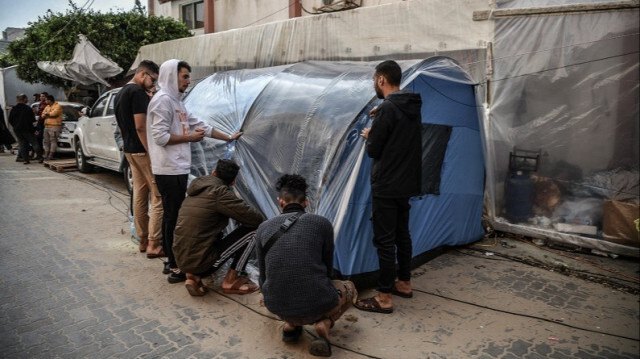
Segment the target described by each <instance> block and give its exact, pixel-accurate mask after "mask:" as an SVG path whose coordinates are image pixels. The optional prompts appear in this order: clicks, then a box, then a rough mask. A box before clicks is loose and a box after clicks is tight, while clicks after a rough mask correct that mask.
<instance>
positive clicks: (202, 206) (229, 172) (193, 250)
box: [173, 160, 263, 296]
mask: <svg viewBox="0 0 640 359" xmlns="http://www.w3.org/2000/svg"><path fill="white" fill-rule="evenodd" d="M238 170H239V167H238V165H237V164H236V163H235V162H233V161H230V160H219V161H218V164H217V165H216V169H215V171H213V174H212V175H210V176H202V177H198V178H196V179H194V180H193V181H192V182H191V185H190V186H189V188H188V189H187V194H188V195H189V196H188V197H187V198H185V199H184V202H182V206H181V207H180V211H179V213H178V221H177V224H176V229H175V233H174V242H173V253H174V255H175V258H176V263H177V264H178V268H180V270H181V271H182V272H185V273H186V276H187V280H186V282H185V287H186V288H187V291H188V292H189V294H191V295H193V296H202V295H205V294H206V289H205V287H204V286H203V284H202V281H201V278H202V277H205V276H209V275H211V274H213V273H214V272H216V271H217V270H218V269H219V268H220V267H221V266H222V265H223V264H224V263H225V262H226V261H227V260H229V259H232V262H231V268H230V269H229V272H228V273H227V275H226V276H225V278H224V280H223V282H222V291H223V292H225V293H228V294H248V293H253V292H255V291H256V290H258V286H257V285H256V284H255V283H252V282H251V281H250V280H249V279H248V278H246V277H242V276H240V275H239V273H241V272H243V271H244V269H245V267H246V265H247V261H248V259H249V255H250V254H251V252H252V251H253V248H254V245H255V241H254V235H255V230H256V228H257V227H258V225H259V224H260V223H261V222H262V221H263V217H262V215H260V214H259V213H258V212H257V211H256V210H255V209H253V208H252V207H250V206H249V205H247V204H246V203H245V202H244V201H243V200H242V199H240V198H238V197H237V196H236V195H235V194H234V193H233V191H232V190H231V186H233V185H234V184H235V182H236V176H237V175H238ZM229 218H232V219H234V220H235V221H236V222H237V224H238V225H239V226H238V227H237V228H236V229H235V230H234V231H233V232H231V233H229V234H228V235H227V236H223V234H222V231H223V230H224V229H225V228H226V227H227V224H228V223H229Z"/></svg>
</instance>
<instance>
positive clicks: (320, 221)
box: [256, 175, 358, 356]
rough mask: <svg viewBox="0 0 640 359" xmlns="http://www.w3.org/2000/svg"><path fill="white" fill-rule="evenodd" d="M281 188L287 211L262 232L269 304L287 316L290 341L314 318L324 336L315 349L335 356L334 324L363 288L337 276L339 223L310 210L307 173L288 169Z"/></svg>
mask: <svg viewBox="0 0 640 359" xmlns="http://www.w3.org/2000/svg"><path fill="white" fill-rule="evenodd" d="M276 189H277V190H278V192H279V193H278V203H279V204H280V207H281V208H282V214H281V215H280V216H277V217H274V218H271V219H269V220H267V221H266V222H264V223H262V224H261V225H260V227H258V231H257V233H256V253H257V255H258V264H259V267H260V288H261V289H262V294H263V295H264V305H265V306H266V307H267V309H269V311H271V312H272V313H273V314H276V315H278V316H279V317H280V318H282V320H283V321H284V322H285V325H284V328H283V333H282V340H283V341H284V342H287V343H288V342H295V341H297V340H298V338H299V337H300V335H301V334H302V326H303V325H305V324H314V326H315V330H316V333H317V334H318V336H319V338H318V339H316V340H314V341H313V342H312V343H311V346H310V347H309V352H310V353H311V354H312V355H317V356H330V355H331V345H330V344H329V332H330V329H331V327H333V323H334V322H335V321H336V320H338V318H340V316H341V315H342V314H343V313H344V312H345V311H346V310H347V309H348V308H349V307H350V306H351V304H352V303H353V301H354V300H355V298H356V297H357V295H358V292H357V291H356V289H355V286H354V285H353V283H352V282H349V281H340V280H333V281H332V280H331V272H332V271H333V250H334V244H333V226H332V225H331V222H329V220H327V219H326V218H324V217H322V216H319V215H316V214H311V213H305V207H306V206H307V204H308V202H307V198H306V194H305V191H306V189H307V183H306V181H305V179H304V178H303V177H302V176H300V175H284V176H282V177H281V178H280V179H279V180H278V183H277V185H276ZM285 227H286V228H285Z"/></svg>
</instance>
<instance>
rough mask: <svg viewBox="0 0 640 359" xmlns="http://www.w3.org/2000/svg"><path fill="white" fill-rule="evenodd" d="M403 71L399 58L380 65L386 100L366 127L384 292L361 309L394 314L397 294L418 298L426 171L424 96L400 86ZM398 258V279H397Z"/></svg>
mask: <svg viewBox="0 0 640 359" xmlns="http://www.w3.org/2000/svg"><path fill="white" fill-rule="evenodd" d="M401 79H402V70H401V69H400V66H398V64H397V63H396V62H395V61H383V62H381V63H380V64H378V66H376V72H375V75H374V78H373V81H374V89H375V91H376V95H377V96H378V98H380V99H384V101H382V103H381V104H380V105H379V106H378V107H377V109H374V110H373V111H372V113H371V115H372V116H375V117H374V119H373V123H372V125H371V128H365V129H364V130H362V137H363V138H364V139H366V140H367V154H368V155H369V157H371V158H372V159H373V163H372V165H371V195H372V201H371V202H372V207H373V236H374V238H373V244H374V246H375V247H376V248H377V250H378V263H379V265H380V274H379V277H378V292H379V293H378V295H377V296H375V297H371V298H367V299H361V300H358V302H357V303H355V307H356V308H358V309H360V310H364V311H369V312H377V313H385V314H389V313H392V312H393V301H392V298H391V295H392V294H393V295H396V296H399V297H403V298H411V297H412V296H413V292H412V288H411V257H412V245H411V235H410V233H409V210H410V209H411V206H410V205H409V198H410V197H413V196H417V195H419V194H420V187H421V175H422V135H421V134H422V124H421V123H422V121H421V119H422V118H421V114H420V111H421V108H422V99H421V98H420V95H419V94H416V93H413V92H411V91H409V90H400V81H401ZM396 258H397V260H398V268H399V269H398V272H397V275H398V281H397V282H395V278H396Z"/></svg>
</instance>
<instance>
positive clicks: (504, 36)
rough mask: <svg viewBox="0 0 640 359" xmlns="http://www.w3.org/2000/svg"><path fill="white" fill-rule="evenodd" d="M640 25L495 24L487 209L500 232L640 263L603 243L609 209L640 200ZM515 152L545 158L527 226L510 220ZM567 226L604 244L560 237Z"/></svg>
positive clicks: (564, 19)
mask: <svg viewBox="0 0 640 359" xmlns="http://www.w3.org/2000/svg"><path fill="white" fill-rule="evenodd" d="M513 3H521V2H519V1H515V2H513ZM639 19H640V17H639V13H638V9H631V10H622V11H609V12H592V13H583V14H572V15H554V16H535V17H519V18H511V19H501V20H496V22H495V24H496V29H495V31H496V35H495V36H496V38H495V44H494V56H495V63H494V69H495V72H494V74H493V76H492V78H491V82H492V84H491V89H492V93H491V96H490V97H491V98H492V99H493V103H492V105H491V110H490V116H489V118H488V121H487V122H486V124H485V129H484V130H485V134H484V137H485V138H486V139H487V153H488V155H487V164H488V167H487V180H488V186H487V189H488V194H489V197H488V201H487V203H488V206H487V209H488V211H489V214H490V216H491V217H492V218H493V224H494V226H495V227H496V228H498V229H501V230H505V231H508V232H512V233H521V234H525V235H530V236H537V237H546V238H550V239H555V240H559V241H561V242H565V243H571V244H575V245H578V246H582V247H587V248H596V249H602V250H606V251H610V252H614V253H619V254H625V255H635V256H637V255H639V254H640V252H639V251H638V249H636V248H629V247H625V246H622V245H620V244H616V243H612V242H608V241H606V240H604V238H603V236H602V218H603V210H604V209H603V202H604V201H605V200H619V201H625V202H632V203H636V204H637V203H638V201H639V198H640V197H639V187H640V186H639V185H638V161H639V157H638V156H639V148H638V146H639V143H640V141H639V130H638V126H639V121H638V117H639V114H640V112H639V109H638V106H639V105H638V98H640V96H639V95H640V92H639V84H638V77H639V65H638V60H639V44H640V39H639V26H638V24H639V21H640V20H639ZM514 147H516V148H520V149H527V150H532V151H540V161H539V168H538V170H537V171H536V172H535V173H533V175H535V176H536V177H537V178H538V181H537V182H536V187H535V188H534V189H533V191H534V199H533V201H534V202H533V207H531V203H529V207H530V208H531V210H530V213H529V219H528V220H527V221H524V222H522V223H511V222H510V221H509V220H507V218H508V213H506V208H507V207H508V206H506V205H505V202H506V201H508V200H510V198H508V197H507V198H505V195H504V194H505V182H506V178H507V176H508V175H509V168H508V164H509V153H510V152H511V151H513V149H514ZM523 193H526V191H524V192H523ZM559 223H564V224H567V225H581V226H591V227H592V228H594V229H595V230H596V234H595V235H587V234H585V233H572V232H570V231H567V232H566V233H565V232H560V231H558V230H556V229H555V228H558V226H556V227H554V224H559ZM562 228H569V229H571V228H576V230H577V229H578V228H579V227H571V226H562Z"/></svg>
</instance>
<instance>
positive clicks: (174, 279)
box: [167, 268, 187, 284]
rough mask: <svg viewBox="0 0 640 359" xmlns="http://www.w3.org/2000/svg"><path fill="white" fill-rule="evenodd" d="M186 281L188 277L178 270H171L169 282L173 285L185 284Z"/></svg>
mask: <svg viewBox="0 0 640 359" xmlns="http://www.w3.org/2000/svg"><path fill="white" fill-rule="evenodd" d="M185 280H187V275H186V274H185V273H184V272H182V271H181V270H180V269H178V268H175V269H171V274H169V276H168V277H167V281H168V282H169V283H171V284H175V283H180V282H184V281H185Z"/></svg>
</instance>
